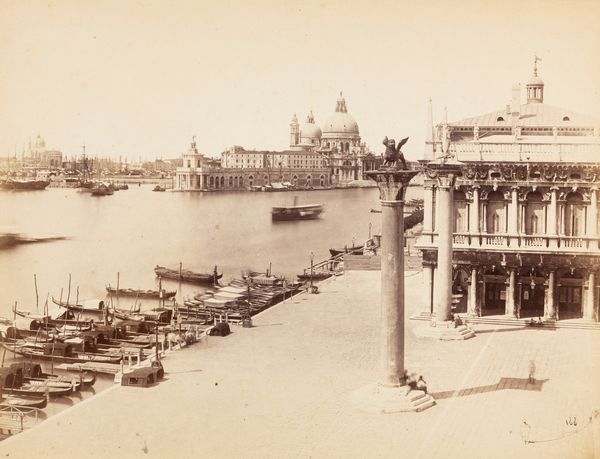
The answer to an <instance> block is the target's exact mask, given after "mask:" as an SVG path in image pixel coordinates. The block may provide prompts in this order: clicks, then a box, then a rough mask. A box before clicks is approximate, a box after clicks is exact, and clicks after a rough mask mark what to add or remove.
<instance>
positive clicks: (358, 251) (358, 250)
mask: <svg viewBox="0 0 600 459" xmlns="http://www.w3.org/2000/svg"><path fill="white" fill-rule="evenodd" d="M363 248H364V246H362V245H353V246H352V247H344V248H343V249H329V253H330V254H331V256H332V257H335V256H336V255H340V254H341V253H350V254H352V255H362V253H363Z"/></svg>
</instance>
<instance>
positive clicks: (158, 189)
mask: <svg viewBox="0 0 600 459" xmlns="http://www.w3.org/2000/svg"><path fill="white" fill-rule="evenodd" d="M152 191H167V189H166V188H165V187H164V186H160V185H156V186H155V187H154V188H152Z"/></svg>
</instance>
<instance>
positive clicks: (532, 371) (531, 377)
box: [529, 360, 535, 384]
mask: <svg viewBox="0 0 600 459" xmlns="http://www.w3.org/2000/svg"><path fill="white" fill-rule="evenodd" d="M529 382H530V383H531V384H535V362H534V361H533V360H530V361H529Z"/></svg>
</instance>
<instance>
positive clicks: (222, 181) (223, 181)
mask: <svg viewBox="0 0 600 459" xmlns="http://www.w3.org/2000/svg"><path fill="white" fill-rule="evenodd" d="M224 187H225V177H221V188H224Z"/></svg>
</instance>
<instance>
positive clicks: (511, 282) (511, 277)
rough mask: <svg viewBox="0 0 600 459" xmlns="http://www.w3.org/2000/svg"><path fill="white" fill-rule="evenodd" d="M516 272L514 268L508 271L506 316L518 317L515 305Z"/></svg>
mask: <svg viewBox="0 0 600 459" xmlns="http://www.w3.org/2000/svg"><path fill="white" fill-rule="evenodd" d="M516 285H517V283H516V272H515V270H514V269H513V268H511V269H509V270H508V288H507V289H506V315H507V316H509V317H517V311H516V305H515V291H516Z"/></svg>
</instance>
